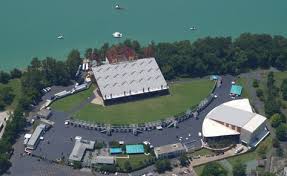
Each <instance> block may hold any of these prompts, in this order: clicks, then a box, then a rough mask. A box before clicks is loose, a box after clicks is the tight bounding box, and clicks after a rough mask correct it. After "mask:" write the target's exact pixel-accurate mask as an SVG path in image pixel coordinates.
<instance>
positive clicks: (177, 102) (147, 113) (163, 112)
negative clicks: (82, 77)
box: [62, 79, 214, 124]
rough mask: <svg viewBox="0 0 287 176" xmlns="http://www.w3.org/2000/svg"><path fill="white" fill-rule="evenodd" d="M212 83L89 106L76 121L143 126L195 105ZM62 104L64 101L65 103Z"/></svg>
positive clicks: (183, 84) (188, 84)
mask: <svg viewBox="0 0 287 176" xmlns="http://www.w3.org/2000/svg"><path fill="white" fill-rule="evenodd" d="M213 85H214V82H213V81H210V80H207V79H200V80H193V81H190V82H181V83H174V84H172V85H170V95H166V96H161V97H154V98H149V99H145V100H140V101H136V102H129V103H122V104H117V105H111V106H106V107H103V106H99V105H94V104H88V105H86V106H85V107H84V108H83V109H81V110H80V111H79V112H77V113H75V115H74V117H75V118H77V119H81V120H86V121H95V122H99V123H111V124H131V123H144V122H149V121H155V120H160V119H164V118H167V117H171V116H173V115H176V114H178V113H181V112H183V111H185V110H186V109H187V108H189V107H191V106H193V105H196V104H197V103H199V102H200V101H201V100H202V99H204V98H205V97H206V96H207V95H208V94H209V92H210V91H211V89H212V87H213ZM62 101H65V99H63V100H62Z"/></svg>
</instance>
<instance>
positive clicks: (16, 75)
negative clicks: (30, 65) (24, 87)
mask: <svg viewBox="0 0 287 176" xmlns="http://www.w3.org/2000/svg"><path fill="white" fill-rule="evenodd" d="M10 75H11V79H15V78H20V77H21V76H22V71H21V70H19V69H17V68H14V69H13V70H11V71H10Z"/></svg>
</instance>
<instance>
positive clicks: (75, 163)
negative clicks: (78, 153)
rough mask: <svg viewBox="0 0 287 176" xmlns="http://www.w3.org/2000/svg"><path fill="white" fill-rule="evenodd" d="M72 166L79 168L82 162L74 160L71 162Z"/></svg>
mask: <svg viewBox="0 0 287 176" xmlns="http://www.w3.org/2000/svg"><path fill="white" fill-rule="evenodd" d="M73 168H74V169H81V168H82V163H81V162H80V161H74V162H73Z"/></svg>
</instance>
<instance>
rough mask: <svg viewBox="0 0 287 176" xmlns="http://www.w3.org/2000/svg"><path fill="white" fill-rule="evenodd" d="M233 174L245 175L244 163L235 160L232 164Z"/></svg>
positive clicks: (235, 175) (237, 175)
mask: <svg viewBox="0 0 287 176" xmlns="http://www.w3.org/2000/svg"><path fill="white" fill-rule="evenodd" d="M233 176H246V165H245V164H243V163H242V162H240V161H237V162H236V163H235V164H234V166H233Z"/></svg>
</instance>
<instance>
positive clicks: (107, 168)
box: [100, 164, 117, 173]
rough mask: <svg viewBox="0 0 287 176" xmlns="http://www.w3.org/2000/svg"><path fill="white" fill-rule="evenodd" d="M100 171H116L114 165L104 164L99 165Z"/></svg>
mask: <svg viewBox="0 0 287 176" xmlns="http://www.w3.org/2000/svg"><path fill="white" fill-rule="evenodd" d="M100 171H106V172H110V173H114V172H116V171H117V168H116V166H115V165H107V164H104V165H102V166H101V167H100Z"/></svg>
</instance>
